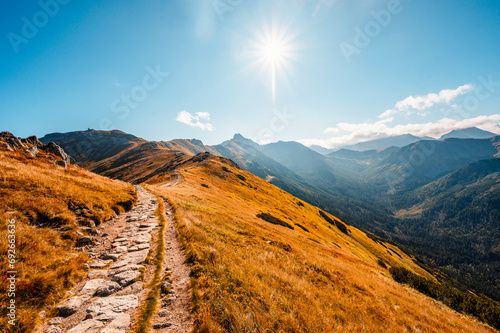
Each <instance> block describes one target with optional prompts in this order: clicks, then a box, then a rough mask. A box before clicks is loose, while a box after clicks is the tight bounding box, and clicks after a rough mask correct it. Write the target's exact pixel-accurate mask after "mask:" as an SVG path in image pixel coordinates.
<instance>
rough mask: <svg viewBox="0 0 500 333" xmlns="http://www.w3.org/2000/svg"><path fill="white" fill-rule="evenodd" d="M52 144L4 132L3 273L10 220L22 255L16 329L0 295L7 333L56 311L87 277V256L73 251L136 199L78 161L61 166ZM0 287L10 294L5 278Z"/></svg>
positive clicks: (0, 179)
mask: <svg viewBox="0 0 500 333" xmlns="http://www.w3.org/2000/svg"><path fill="white" fill-rule="evenodd" d="M13 141H14V142H16V143H19V145H17V144H16V145H13V144H12V142H13ZM16 146H17V147H16ZM47 146H48V147H52V146H53V145H50V144H49V145H47ZM48 147H46V146H45V145H43V144H42V143H41V142H39V141H38V140H37V139H36V137H30V138H28V139H24V140H20V139H18V138H16V137H14V136H13V135H12V134H10V133H7V132H3V133H1V135H0V222H1V223H0V252H1V253H4V254H5V255H3V256H2V259H1V263H2V267H4V270H7V269H8V267H9V266H8V256H7V253H8V245H9V243H8V238H7V235H8V231H9V230H10V228H7V226H8V224H9V223H8V222H7V221H11V220H15V230H16V233H15V234H16V251H17V252H16V263H15V268H14V269H12V270H16V271H17V275H16V315H17V320H16V326H15V330H11V329H12V326H10V325H9V324H7V320H8V317H7V311H8V309H7V304H8V302H9V301H10V300H9V298H8V295H7V292H4V293H2V294H1V295H0V309H1V310H0V314H1V316H0V331H2V332H14V331H15V332H32V331H33V328H34V327H35V325H36V324H37V322H38V321H40V320H41V319H42V318H41V317H40V316H39V312H40V311H42V310H45V309H51V308H53V307H54V305H55V304H56V303H57V302H58V300H60V299H61V298H62V297H63V296H64V293H65V291H66V290H68V289H69V288H70V287H71V286H72V285H73V283H75V282H76V281H77V280H79V279H80V278H81V276H82V275H83V274H85V272H84V263H85V260H87V259H88V258H87V257H86V255H85V254H84V253H83V252H81V251H78V250H76V249H74V248H73V246H74V245H75V240H77V239H78V238H79V237H80V236H82V235H83V234H86V235H88V234H89V232H91V229H92V228H90V227H89V226H90V225H89V224H88V223H89V220H92V221H93V222H94V223H95V224H97V225H98V224H100V223H104V222H105V221H107V220H108V219H110V218H111V217H113V216H114V215H115V213H117V212H121V211H125V210H128V209H130V208H131V207H132V206H133V205H134V204H135V202H136V194H135V190H134V188H133V186H131V185H130V184H126V183H123V182H120V181H117V180H111V179H109V178H105V177H102V176H99V175H96V174H93V173H91V172H89V171H87V170H85V169H82V168H80V167H78V166H75V165H72V164H67V165H66V167H64V165H65V164H64V163H58V162H61V157H60V156H58V155H55V154H54V153H53V152H51V151H50V150H48ZM27 151H28V152H30V153H27ZM59 153H62V152H59ZM60 155H63V154H60ZM59 164H61V165H59ZM84 224H85V225H84ZM94 231H95V230H94ZM78 233H80V235H78ZM4 276H5V277H6V275H4ZM0 288H2V290H4V291H7V290H8V289H9V285H8V281H7V280H6V279H5V278H3V279H1V280H0Z"/></svg>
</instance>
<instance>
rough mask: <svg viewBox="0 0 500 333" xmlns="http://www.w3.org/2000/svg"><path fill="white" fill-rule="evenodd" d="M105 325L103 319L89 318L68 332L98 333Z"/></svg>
mask: <svg viewBox="0 0 500 333" xmlns="http://www.w3.org/2000/svg"><path fill="white" fill-rule="evenodd" d="M103 326H104V324H103V323H102V321H99V320H95V319H88V320H84V321H82V322H81V323H80V324H79V325H78V326H75V327H73V328H72V329H70V330H69V331H68V333H98V332H99V331H100V329H101V328H102V327H103Z"/></svg>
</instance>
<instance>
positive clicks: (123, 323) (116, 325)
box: [101, 313, 130, 333]
mask: <svg viewBox="0 0 500 333" xmlns="http://www.w3.org/2000/svg"><path fill="white" fill-rule="evenodd" d="M129 328H130V315H128V314H126V313H122V314H121V315H119V316H118V317H116V318H115V319H113V321H112V322H111V323H109V325H108V326H106V328H105V329H103V330H102V331H101V333H122V332H126V331H127V330H128V329H129Z"/></svg>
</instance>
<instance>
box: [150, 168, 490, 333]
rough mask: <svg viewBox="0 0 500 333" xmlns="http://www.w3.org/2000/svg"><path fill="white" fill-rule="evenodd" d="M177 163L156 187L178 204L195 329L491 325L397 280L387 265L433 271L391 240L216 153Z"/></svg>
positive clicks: (466, 327)
mask: <svg viewBox="0 0 500 333" xmlns="http://www.w3.org/2000/svg"><path fill="white" fill-rule="evenodd" d="M222 167H226V168H228V169H230V171H231V172H224V171H223V170H222ZM179 172H180V173H181V174H182V176H183V177H184V181H183V182H181V183H180V184H178V185H176V186H174V187H170V188H162V187H159V186H158V187H156V191H157V192H159V193H162V194H163V195H165V196H166V197H168V198H169V200H170V202H171V204H172V206H173V207H174V211H175V222H176V224H177V227H178V232H179V234H180V237H181V242H182V244H183V247H184V250H185V252H186V257H187V261H188V264H189V265H190V268H191V271H192V297H193V305H194V316H195V331H196V332H378V331H385V332H404V331H407V332H412V331H414V332H417V331H421V332H453V331H457V332H460V331H470V332H493V331H494V330H492V329H490V328H488V327H486V326H484V325H482V324H480V323H478V322H476V321H474V320H470V319H467V318H465V317H464V316H462V315H459V314H457V313H455V312H453V311H451V310H449V309H447V308H446V307H443V306H442V305H440V304H438V303H437V302H435V301H433V300H430V299H429V298H427V297H425V296H423V295H421V294H419V293H417V292H415V291H413V290H411V289H409V288H406V287H403V286H401V285H399V284H398V283H396V282H395V281H393V280H392V278H391V277H390V274H389V272H388V270H387V268H389V267H392V266H398V267H399V266H401V267H406V268H407V269H409V270H410V271H412V272H414V273H416V274H419V275H421V276H424V277H426V278H428V279H431V280H433V279H434V278H433V277H432V276H431V275H430V274H429V273H428V272H427V271H425V270H424V269H422V268H421V267H419V266H418V265H416V264H415V262H414V261H413V259H414V258H412V257H410V256H409V255H407V254H405V253H404V252H403V251H401V250H400V249H399V248H398V247H397V246H395V245H392V244H389V243H383V242H376V241H374V240H372V239H371V238H369V237H367V236H366V234H365V233H364V232H361V231H359V230H357V229H355V228H353V227H352V226H347V234H346V233H344V232H343V231H341V230H340V229H339V228H338V227H337V226H336V224H335V223H333V225H332V224H331V223H328V222H327V221H326V220H325V218H324V217H322V216H321V214H320V213H319V210H318V209H317V208H316V207H313V206H311V205H308V204H305V203H301V204H298V203H297V202H298V200H297V199H296V198H294V197H293V196H291V195H289V194H287V193H285V192H283V191H282V190H280V189H278V188H277V187H275V186H273V185H270V184H269V183H267V182H265V181H264V180H262V179H260V178H258V177H255V176H253V175H251V174H249V173H246V172H245V171H242V170H240V169H237V168H234V167H233V166H231V165H230V164H225V163H223V162H221V160H220V159H218V158H213V159H212V160H211V161H209V162H206V163H203V165H202V166H200V167H195V168H186V169H185V170H182V171H179ZM238 175H244V178H245V179H246V180H242V178H241V177H238ZM200 184H207V185H208V188H207V187H202V186H200ZM256 187H257V188H258V189H256ZM260 213H266V214H269V215H271V216H273V217H275V218H276V219H279V220H281V221H285V222H286V223H287V224H289V225H291V226H297V224H300V225H301V226H302V227H304V228H305V229H307V230H308V231H306V230H304V229H303V228H301V227H296V228H294V229H293V230H292V229H290V228H287V227H286V226H282V225H277V224H273V223H270V222H268V221H266V220H263V219H261V218H258V217H257V215H258V214H260ZM328 217H329V219H331V221H333V222H334V221H337V222H341V221H340V220H338V219H336V218H335V217H333V216H331V215H328ZM379 262H383V263H384V265H386V267H387V268H384V267H383V266H381V265H380V264H379Z"/></svg>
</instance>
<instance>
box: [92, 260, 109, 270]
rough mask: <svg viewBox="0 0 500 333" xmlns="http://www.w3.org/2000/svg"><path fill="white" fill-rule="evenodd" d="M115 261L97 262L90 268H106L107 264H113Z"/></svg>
mask: <svg viewBox="0 0 500 333" xmlns="http://www.w3.org/2000/svg"><path fill="white" fill-rule="evenodd" d="M112 261H113V260H95V261H94V262H93V263H92V264H90V267H92V268H104V267H106V265H107V264H109V263H110V262H112Z"/></svg>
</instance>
